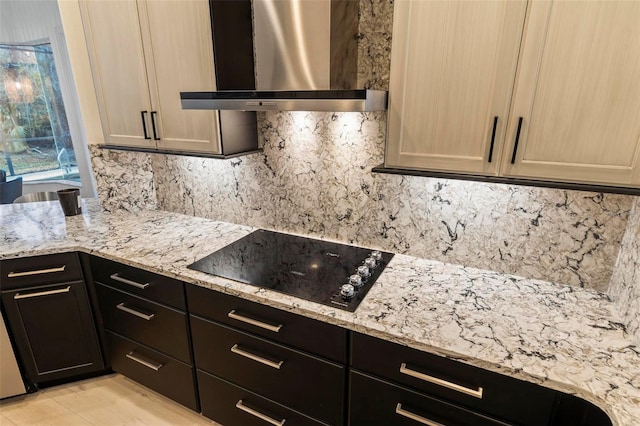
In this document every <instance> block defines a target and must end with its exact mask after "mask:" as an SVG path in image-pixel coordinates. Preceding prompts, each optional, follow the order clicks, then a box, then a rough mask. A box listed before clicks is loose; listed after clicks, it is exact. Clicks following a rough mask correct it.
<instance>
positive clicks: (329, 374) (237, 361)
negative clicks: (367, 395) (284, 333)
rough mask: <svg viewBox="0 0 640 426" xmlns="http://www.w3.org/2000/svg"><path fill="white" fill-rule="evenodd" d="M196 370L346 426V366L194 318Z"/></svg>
mask: <svg viewBox="0 0 640 426" xmlns="http://www.w3.org/2000/svg"><path fill="white" fill-rule="evenodd" d="M191 333H192V338H193V349H194V357H195V363H196V367H197V368H198V369H200V370H204V371H206V372H208V373H211V374H213V375H215V376H217V377H220V378H222V379H225V380H228V381H229V382H232V383H234V384H235V385H238V386H241V387H243V388H246V389H248V390H250V391H252V392H256V393H257V394H260V395H263V396H264V397H265V398H269V399H271V400H273V401H276V402H277V403H280V404H282V405H285V406H287V407H291V408H292V409H293V410H296V411H299V412H301V413H304V414H305V415H307V416H310V417H312V418H315V419H318V420H321V421H323V422H326V423H329V424H332V425H339V424H342V423H343V411H344V410H343V405H344V395H345V392H344V387H345V381H346V372H345V367H344V366H342V365H339V364H335V363H333V362H329V361H325V360H323V359H320V358H316V357H314V356H311V355H308V354H305V353H303V352H299V351H297V350H293V349H290V348H288V347H285V346H282V345H279V344H276V343H272V342H270V341H267V340H264V339H262V338H259V337H255V336H252V335H249V334H246V333H243V332H240V331H237V330H234V329H232V328H229V327H226V326H224V325H221V324H215V323H212V322H210V321H207V320H204V319H202V318H199V317H196V316H193V315H192V316H191Z"/></svg>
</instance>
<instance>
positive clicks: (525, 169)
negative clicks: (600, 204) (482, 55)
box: [503, 1, 640, 186]
mask: <svg viewBox="0 0 640 426" xmlns="http://www.w3.org/2000/svg"><path fill="white" fill-rule="evenodd" d="M639 24H640V2H637V1H588V2H584V1H581V2H572V1H534V2H530V3H529V13H528V14H527V22H526V24H525V32H524V39H523V45H522V53H521V59H520V65H519V70H518V75H517V82H516V85H515V92H514V101H513V107H512V113H511V118H510V121H509V129H508V132H507V135H508V145H507V149H505V155H504V158H503V174H504V175H508V176H522V177H534V178H544V179H550V180H569V181H578V182H596V183H608V184H615V185H623V186H638V185H640V168H639V167H638V155H639V151H640V150H639V148H640V78H639V76H640V54H638V52H640V25H639ZM519 125H520V137H519V140H518V144H517V150H516V144H515V139H516V134H517V133H518V126H519ZM514 151H515V154H514Z"/></svg>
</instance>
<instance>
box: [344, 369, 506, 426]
mask: <svg viewBox="0 0 640 426" xmlns="http://www.w3.org/2000/svg"><path fill="white" fill-rule="evenodd" d="M350 379H351V389H350V402H349V425H350V426H372V425H381V426H382V425H398V426H404V425H406V426H413V425H420V424H422V425H431V426H438V425H442V426H444V425H456V426H499V425H502V426H504V425H508V424H509V423H504V422H501V421H499V420H496V419H492V418H490V417H487V416H483V415H481V414H478V413H475V412H473V411H470V410H466V409H464V408H461V407H458V406H455V405H453V404H449V403H447V402H444V401H440V400H438V399H435V398H432V397H429V396H427V395H424V394H421V393H418V392H414V391H412V390H410V389H407V388H403V387H400V386H397V385H394V384H392V383H389V382H385V381H383V380H380V379H376V378H374V377H371V376H368V375H366V374H363V373H359V372H357V371H353V370H351V373H350Z"/></svg>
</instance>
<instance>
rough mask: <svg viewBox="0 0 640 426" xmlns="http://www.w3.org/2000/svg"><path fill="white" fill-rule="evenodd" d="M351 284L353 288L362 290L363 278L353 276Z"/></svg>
mask: <svg viewBox="0 0 640 426" xmlns="http://www.w3.org/2000/svg"><path fill="white" fill-rule="evenodd" d="M349 284H351V285H352V286H353V288H356V289H358V288H360V287H362V286H363V285H364V283H363V282H362V277H361V276H360V275H358V274H353V275H351V276H350V277H349Z"/></svg>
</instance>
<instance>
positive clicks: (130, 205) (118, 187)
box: [89, 145, 157, 212]
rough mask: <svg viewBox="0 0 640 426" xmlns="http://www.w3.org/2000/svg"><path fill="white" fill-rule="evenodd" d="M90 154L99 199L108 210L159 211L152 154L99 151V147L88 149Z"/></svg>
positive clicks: (91, 146)
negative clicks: (157, 209)
mask: <svg viewBox="0 0 640 426" xmlns="http://www.w3.org/2000/svg"><path fill="white" fill-rule="evenodd" d="M89 152H90V154H91V165H92V167H93V172H94V174H95V177H96V182H97V184H98V185H97V186H98V198H99V199H100V204H101V205H102V207H103V208H104V209H105V210H108V211H112V210H117V209H124V210H127V211H130V212H136V211H140V210H144V209H147V210H148V209H156V208H157V199H156V191H155V188H154V184H153V169H152V168H151V161H150V158H149V154H146V153H143V152H131V151H114V150H110V149H100V148H99V147H98V146H97V145H89Z"/></svg>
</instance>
